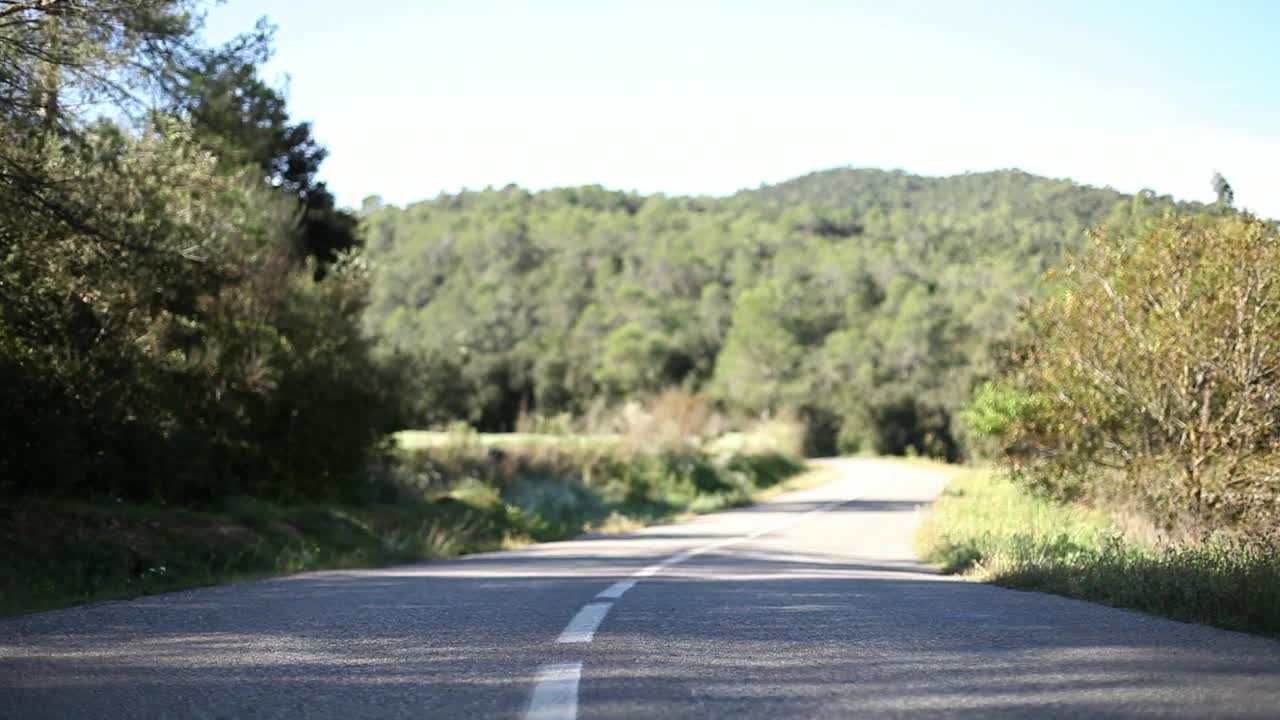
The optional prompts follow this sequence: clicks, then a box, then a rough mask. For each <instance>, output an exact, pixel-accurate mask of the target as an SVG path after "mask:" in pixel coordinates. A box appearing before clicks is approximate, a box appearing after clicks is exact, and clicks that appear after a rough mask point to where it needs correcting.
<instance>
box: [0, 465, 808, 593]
mask: <svg viewBox="0 0 1280 720" xmlns="http://www.w3.org/2000/svg"><path fill="white" fill-rule="evenodd" d="M803 469H804V465H803V464H802V463H800V462H799V461H797V460H795V459H792V458H790V457H788V456H783V455H778V454H759V455H730V456H720V457H713V456H711V455H709V454H707V453H703V452H700V451H696V450H683V451H660V452H651V453H628V452H623V451H621V450H619V449H617V448H616V447H615V446H613V445H610V444H598V443H597V444H594V445H591V444H582V445H577V444H569V445H565V444H552V445H546V446H537V445H534V446H503V451H502V452H497V453H495V452H492V451H491V447H485V446H481V445H475V444H464V445H462V446H448V445H445V446H429V447H425V448H419V449H417V450H414V451H404V452H403V453H402V457H401V461H400V463H399V464H398V466H397V467H396V468H395V471H394V472H393V473H390V474H389V476H388V477H384V478H383V482H384V484H386V485H387V487H386V488H384V490H386V492H383V493H382V495H383V497H381V498H380V500H379V501H378V502H368V503H365V504H361V505H351V506H323V505H294V506H285V505H278V504H273V503H267V502H263V501H260V500H254V499H251V498H238V499H235V500H232V501H229V502H226V503H223V504H222V505H219V506H217V507H208V508H202V509H200V510H192V509H182V508H174V507H163V506H145V505H135V504H128V503H98V504H88V503H68V502H55V501H47V500H46V501H29V502H24V503H21V504H16V505H7V506H0V543H3V545H4V547H5V553H3V554H0V614H6V615H9V614H15V613H23V612H32V611H37V610H45V609H51V608H57V607H65V606H68V605H75V604H79V603H84V602H92V601H98V600H111V599H120V598H128V597H134V596H137V595H144V594H149V593H156V592H166V591H171V590H178V589H183V588H190V587H198V586H202V585H211V584H219V583H225V582H232V581H237V580H247V579H254V578H261V577H267V576H272V575H280V574H289V573H295V572H303V571H308V570H319V569H336V568H355V567H373V566H379V565H386V564H391V563H400V562H411V561H415V560H422V559H429V558H439V557H449V556H453V555H459V554H465V553H470V552H478V551H484V550H493V549H498V548H503V547H511V546H515V545H521V544H525V543H529V542H539V541H547V540H557V539H562V538H567V537H572V536H574V535H578V534H580V533H583V532H609V531H622V530H628V529H632V528H635V527H639V526H642V525H645V524H650V523H654V522H662V521H666V520H671V519H675V518H678V517H681V516H683V515H686V514H688V513H691V512H709V511H714V510H718V509H722V508H726V507H731V506H737V505H744V504H748V503H750V502H752V501H753V499H754V498H756V497H757V495H758V494H759V493H761V492H762V491H764V490H766V489H768V488H772V487H777V486H780V485H785V484H786V482H787V481H788V480H789V479H790V478H793V476H796V475H797V474H798V473H800V472H801V471H802V470H803ZM802 478H803V476H802Z"/></svg>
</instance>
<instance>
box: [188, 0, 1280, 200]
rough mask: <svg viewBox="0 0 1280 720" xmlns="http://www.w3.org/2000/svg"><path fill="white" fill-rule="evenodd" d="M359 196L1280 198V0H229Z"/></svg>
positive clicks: (221, 10)
mask: <svg viewBox="0 0 1280 720" xmlns="http://www.w3.org/2000/svg"><path fill="white" fill-rule="evenodd" d="M263 15H266V16H267V17H268V18H270V19H271V21H272V22H274V23H275V24H276V25H278V28H279V29H278V32H277V36H276V40H277V43H276V46H277V53H276V56H275V58H274V59H273V61H272V62H271V64H270V65H269V66H268V67H267V68H266V72H265V74H266V76H267V78H268V79H269V80H272V81H276V82H282V81H283V80H284V78H285V76H286V75H287V76H288V77H289V78H290V80H289V88H290V90H289V97H290V106H291V108H292V110H293V113H294V115H295V117H296V118H297V119H305V120H311V121H312V122H313V123H314V125H315V131H316V134H317V136H318V137H319V138H320V140H321V141H323V142H324V143H325V144H326V145H328V147H329V149H330V152H331V154H330V158H329V160H328V161H327V162H326V163H325V166H324V170H323V173H322V175H323V177H324V179H326V180H327V181H328V182H329V185H330V187H331V188H332V189H333V190H334V192H335V193H336V194H337V195H338V198H339V200H340V201H341V202H342V203H344V204H347V205H357V204H358V203H359V201H360V199H361V198H362V197H364V196H365V195H369V194H374V193H377V194H380V195H382V196H383V197H384V198H385V199H386V200H387V201H389V202H397V203H404V202H408V201H413V200H417V199H422V198H428V197H432V196H434V195H436V194H437V193H438V192H440V191H442V190H444V191H450V192H452V191H456V190H458V189H460V188H463V187H469V188H481V187H484V186H486V185H494V186H502V185H505V184H506V183H508V182H516V183H519V184H520V185H523V186H526V187H530V188H535V189H537V188H545V187H551V186H556V185H578V184H586V183H600V184H603V185H605V186H608V187H611V188H618V189H635V190H640V191H644V192H666V193H670V194H676V193H706V194H725V193H730V192H733V191H734V190H737V189H739V188H742V187H754V186H756V185H759V184H760V183H761V182H776V181H779V180H784V179H787V178H789V177H793V176H795V175H799V174H803V173H806V172H809V171H812V170H817V169H822V168H827V167H832V166H840V165H854V166H873V167H885V168H895V167H897V168H903V169H905V170H908V171H912V172H918V173H925V174H933V175H937V174H951V173H957V172H964V171H970V170H989V169H995V168H1005V167H1020V168H1023V169H1025V170H1028V171H1031V172H1036V173H1040V174H1044V175H1050V176H1054V177H1071V178H1073V179H1076V180H1079V181H1082V182H1087V183H1091V184H1095V185H1111V186H1113V187H1116V188H1118V189H1121V190H1125V191H1134V190H1138V189H1140V188H1143V187H1152V188H1155V189H1156V190H1158V191H1160V192H1162V193H1166V192H1167V193H1171V194H1173V195H1175V196H1178V197H1182V198H1188V199H1210V198H1211V197H1212V191H1211V189H1210V184H1209V179H1210V176H1211V175H1212V174H1213V172H1214V171H1215V170H1218V171H1221V172H1222V173H1223V174H1224V175H1226V177H1227V178H1228V179H1229V180H1230V181H1231V183H1232V184H1233V185H1234V186H1235V188H1236V193H1237V200H1238V204H1241V205H1244V206H1246V207H1250V208H1252V209H1254V210H1256V211H1258V212H1260V213H1262V214H1265V215H1268V216H1271V217H1280V76H1277V72H1280V2H1267V1H1265V0H1262V1H1259V2H1217V3H1215V2H1196V3H1191V2H1186V3H1182V2H1177V0H1166V1H1164V2H1121V1H1119V0H1116V1H1113V2H1082V1H1079V0H1076V1H1072V2H1033V1H1027V0H1023V1H1021V2H1017V1H1015V2H995V1H990V2H976V1H973V2H888V1H882V2H854V1H852V0H846V1H844V2H838V1H837V2H817V1H812V2H805V1H803V0H792V1H791V2H759V1H753V0H739V1H737V2H732V1H711V0H705V1H699V0H685V1H684V2H669V1H665V0H650V1H647V2H646V1H643V0H634V1H632V2H616V1H614V2H604V1H595V2H588V1H585V0H584V1H569V0H565V1H562V2H538V1H536V0H526V1H525V2H514V1H511V2H498V1H491V0H464V1H459V2H443V1H436V0H422V1H418V2H413V1H409V0H403V1H399V0H364V1H363V2H349V1H339V0H309V1H305V2H304V1H302V0H257V1H250V0H230V2H228V3H226V4H225V5H221V6H218V7H215V8H214V9H213V10H212V11H211V12H210V15H209V25H208V34H209V37H210V38H211V39H214V40H219V39H224V38H226V37H228V36H229V35H231V34H232V33H234V32H236V31H239V30H244V29H248V28H249V27H251V26H252V24H253V22H254V20H256V18H258V17H260V16H263Z"/></svg>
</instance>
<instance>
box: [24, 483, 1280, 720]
mask: <svg viewBox="0 0 1280 720" xmlns="http://www.w3.org/2000/svg"><path fill="white" fill-rule="evenodd" d="M832 466H833V467H834V468H835V469H836V470H837V471H838V479H836V480H835V481H834V482H832V483H830V484H828V485H824V486H822V487H818V488H813V489H810V490H805V491H801V492H796V493H792V494H790V495H785V496H782V497H780V498H778V499H777V500H775V501H773V502H770V503H767V504H765V505H761V506H758V507H755V508H749V509H745V510H739V511H733V512H725V513H718V514H715V515H708V516H704V517H701V518H698V519H696V520H694V521H691V522H688V523H683V524H678V525H668V526H662V527H654V528H649V529H647V530H644V531H641V532H637V533H634V534H631V535H625V536H612V537H604V538H584V539H578V540H573V541H568V542H560V543H548V544H545V545H540V546H535V547H530V548H526V549H522V550H517V551H512V552H501V553H491V554H485V555H476V556H471V557H467V558H461V559H457V560H450V561H443V562H431V563H422V564H416V565H409V566H403V567H396V568H389V569H382V570H367V571H353V572H324V573H309V574H305V575H298V576H294V577H288V578H281V579H276V580H269V581H264V582H255V583H245V584H239V585H231V586H224V587H218V588H208V589H202V590H195V591H190V592H182V593H173V594H169V595H161V596H154V597H150V598H144V599H139V600H136V601H131V602H117V603H104V604H99V605H93V606H88V607H82V608H76V609H70V610H62V611H57V612H49V613H42V614H37V615H30V616H26V617H21V618H15V619H9V620H5V621H0V717H3V718H46V717H47V718H77V719H78V720H80V719H84V718H126V717H128V718H133V717H157V718H160V717H167V718H240V717H245V718H249V717H252V718H342V719H343V720H354V719H356V718H457V717H461V718H473V719H478V718H538V719H553V718H571V717H574V716H575V715H576V716H577V717H581V718H609V717H657V718H676V717H724V718H756V717H761V718H763V717H770V718H801V717H847V716H876V717H878V716H893V715H901V716H910V717H916V716H921V715H929V714H939V715H961V716H963V715H968V716H973V717H984V718H985V717H997V716H1034V717H1051V716H1059V717H1080V716H1082V715H1087V716H1095V717H1097V716H1102V717H1115V716H1148V715H1163V716H1183V717H1195V718H1201V717H1211V716H1226V717H1272V718H1274V717H1280V643H1277V642H1275V641H1272V640H1267V639H1263V638H1258V637H1251V636H1247V635H1242V634H1238V633H1232V632H1225V631H1221V630H1214V629H1211V628H1207V627H1201V626H1196V625H1188V624H1183V623H1177V622H1172V621H1168V620H1161V619H1158V618H1153V617H1148V616H1145V615H1142V614H1138V613H1134V612H1128V611H1124V610H1116V609H1111V608H1106V607H1102V606H1098V605H1093V604H1089V603H1084V602H1079V601H1075V600H1070V599H1065V598H1060V597H1054V596H1050V595H1043V594H1039V593H1026V592H1016V591H1011V590H1004V589H1000V588H995V587H990V586H985V585H979V584H974V583H968V582H964V581H960V580H955V579H952V578H947V577H943V576H940V575H938V574H936V573H934V572H932V571H931V570H929V569H928V568H927V567H924V566H922V565H921V564H919V563H917V562H916V561H915V560H914V559H913V558H912V554H911V550H910V541H909V538H910V534H911V530H912V528H913V526H914V524H915V522H916V519H917V509H918V508H919V507H920V506H921V505H922V504H923V503H926V502H927V501H928V500H929V499H930V498H932V497H934V495H935V494H936V493H937V492H938V490H939V488H940V487H941V483H942V478H941V476H940V474H939V473H938V472H937V471H935V470H931V469H928V468H926V467H923V466H910V465H905V464H901V463H888V462H879V461H873V460H840V461H834V462H833V463H832Z"/></svg>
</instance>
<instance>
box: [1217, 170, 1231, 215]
mask: <svg viewBox="0 0 1280 720" xmlns="http://www.w3.org/2000/svg"><path fill="white" fill-rule="evenodd" d="M1213 193H1214V194H1215V195H1217V196H1218V207H1221V208H1224V209H1225V208H1229V207H1231V206H1232V205H1234V204H1235V201H1236V193H1235V191H1234V190H1232V189H1231V183H1229V182H1227V179H1226V178H1224V177H1222V173H1214V174H1213Z"/></svg>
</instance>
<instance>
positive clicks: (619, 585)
mask: <svg viewBox="0 0 1280 720" xmlns="http://www.w3.org/2000/svg"><path fill="white" fill-rule="evenodd" d="M637 582H639V581H638V580H637V579H636V578H631V579H630V580H619V581H618V582H616V583H614V584H612V585H610V586H609V587H607V588H605V589H604V590H601V591H600V594H599V595H596V597H598V598H610V599H613V600H617V599H618V598H620V597H622V596H623V595H624V594H625V593H626V592H627V591H628V590H630V589H631V588H633V587H635V586H636V583H637Z"/></svg>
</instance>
